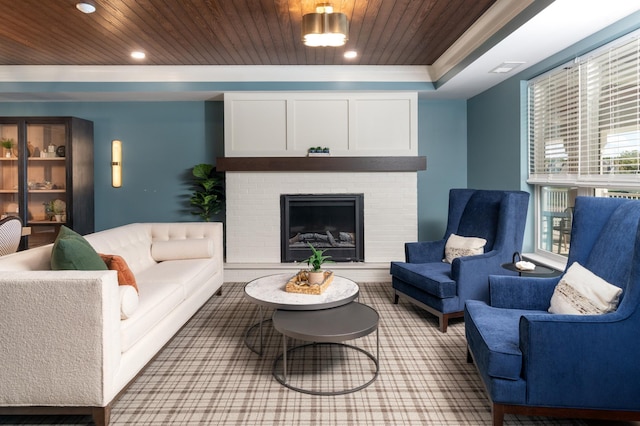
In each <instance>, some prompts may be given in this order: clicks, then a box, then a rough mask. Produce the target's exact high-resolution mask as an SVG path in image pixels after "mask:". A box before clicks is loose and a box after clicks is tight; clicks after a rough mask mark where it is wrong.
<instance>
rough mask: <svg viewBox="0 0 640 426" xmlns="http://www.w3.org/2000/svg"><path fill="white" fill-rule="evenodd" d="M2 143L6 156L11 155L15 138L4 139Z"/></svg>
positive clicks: (0, 141) (0, 142)
mask: <svg viewBox="0 0 640 426" xmlns="http://www.w3.org/2000/svg"><path fill="white" fill-rule="evenodd" d="M0 144H1V145H2V147H3V148H4V156H5V157H11V150H12V148H13V139H2V140H0Z"/></svg>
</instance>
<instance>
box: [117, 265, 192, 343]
mask: <svg viewBox="0 0 640 426" xmlns="http://www.w3.org/2000/svg"><path fill="white" fill-rule="evenodd" d="M138 292H139V296H138V297H139V303H138V309H136V310H135V313H134V314H133V315H132V316H131V317H129V318H128V319H126V320H124V321H121V323H120V336H121V341H122V347H121V350H122V352H126V351H127V350H128V349H130V348H131V347H132V346H133V345H134V344H135V343H136V342H137V341H138V340H140V339H141V338H142V337H144V336H146V335H147V333H149V331H150V330H151V329H152V328H154V327H155V326H156V325H157V324H158V323H159V322H160V321H162V320H163V319H164V318H166V317H167V316H168V315H171V311H173V309H175V308H176V307H177V306H178V305H180V304H181V303H182V301H183V300H184V299H185V293H184V288H183V286H181V285H180V284H176V283H172V282H169V281H157V282H151V281H145V280H142V279H140V278H138Z"/></svg>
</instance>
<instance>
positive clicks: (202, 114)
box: [0, 102, 223, 230]
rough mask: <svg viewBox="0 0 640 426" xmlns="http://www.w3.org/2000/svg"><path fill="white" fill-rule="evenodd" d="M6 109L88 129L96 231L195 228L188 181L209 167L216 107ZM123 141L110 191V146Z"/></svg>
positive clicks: (218, 114)
mask: <svg viewBox="0 0 640 426" xmlns="http://www.w3.org/2000/svg"><path fill="white" fill-rule="evenodd" d="M210 104H211V105H209V103H205V102H104V103H103V102H85V103H77V102H64V103H62V102H61V103H57V102H56V103H47V102H44V103H10V104H7V103H4V104H0V115H3V116H11V115H13V116H15V115H25V116H49V115H51V116H76V117H81V118H84V119H87V120H91V121H93V124H94V153H95V154H94V180H95V224H96V230H101V229H106V228H111V227H114V226H118V225H122V224H125V223H131V222H142V221H144V222H148V221H193V220H197V216H193V215H191V214H190V212H189V205H188V201H187V200H188V196H189V186H188V176H189V172H190V168H191V167H193V166H194V165H195V164H198V163H212V164H213V163H214V162H215V157H216V155H217V152H218V151H217V150H218V147H219V146H221V145H222V142H223V140H222V107H221V105H222V103H221V102H211V103H210ZM113 139H120V140H122V141H123V185H122V187H121V188H113V187H112V186H111V168H110V162H111V141H112V140H113Z"/></svg>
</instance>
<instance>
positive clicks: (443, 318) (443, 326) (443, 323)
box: [438, 315, 449, 333]
mask: <svg viewBox="0 0 640 426" xmlns="http://www.w3.org/2000/svg"><path fill="white" fill-rule="evenodd" d="M438 322H439V323H440V331H441V332H442V333H446V332H447V326H448V325H449V317H447V316H446V315H442V316H440V317H439V318H438Z"/></svg>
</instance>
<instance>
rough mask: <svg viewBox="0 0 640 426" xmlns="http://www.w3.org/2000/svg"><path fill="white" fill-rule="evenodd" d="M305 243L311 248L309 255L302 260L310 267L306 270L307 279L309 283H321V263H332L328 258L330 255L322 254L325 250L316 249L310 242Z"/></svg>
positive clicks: (322, 279)
mask: <svg viewBox="0 0 640 426" xmlns="http://www.w3.org/2000/svg"><path fill="white" fill-rule="evenodd" d="M307 245H308V246H309V247H310V248H311V256H309V257H308V258H307V259H305V260H303V262H306V263H307V265H309V267H310V269H309V271H308V272H307V277H308V278H307V281H308V282H309V284H322V282H323V281H324V271H323V270H322V265H323V264H325V263H333V261H332V260H329V259H330V258H331V256H325V255H324V252H325V251H326V250H317V249H316V248H315V247H314V246H313V245H312V244H311V243H307Z"/></svg>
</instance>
